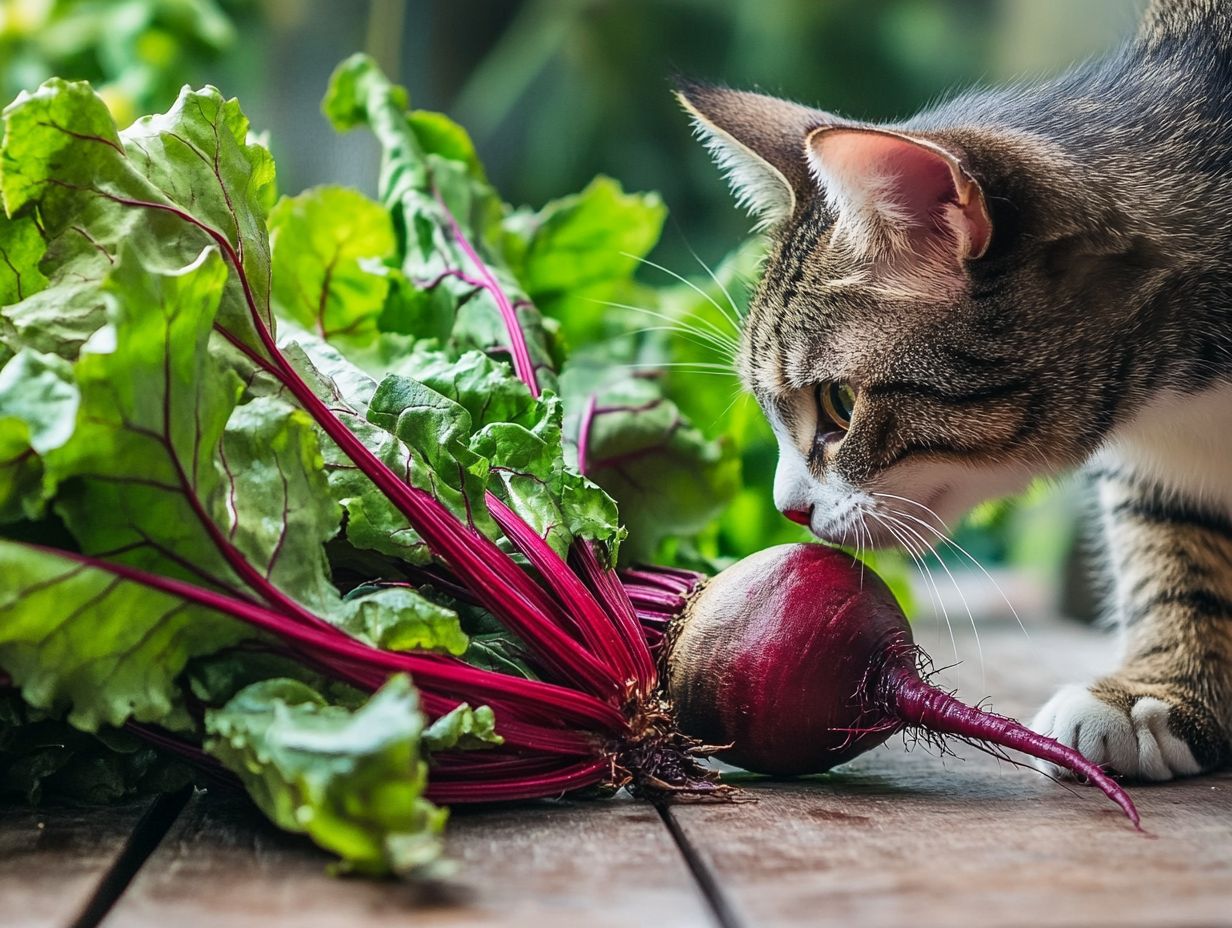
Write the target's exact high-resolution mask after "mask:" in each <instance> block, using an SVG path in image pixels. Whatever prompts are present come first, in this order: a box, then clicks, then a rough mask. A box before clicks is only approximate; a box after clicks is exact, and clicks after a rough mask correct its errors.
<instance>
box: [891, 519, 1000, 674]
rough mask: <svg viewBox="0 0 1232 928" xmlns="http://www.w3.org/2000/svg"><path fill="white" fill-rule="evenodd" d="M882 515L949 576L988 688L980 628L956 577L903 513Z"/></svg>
mask: <svg viewBox="0 0 1232 928" xmlns="http://www.w3.org/2000/svg"><path fill="white" fill-rule="evenodd" d="M883 515H885V516H886V518H888V519H890V520H891V521H893V522H894V523H895V524H896V525H898V526H899V527H900V528H901V529H902V530H903V531H904V532H907V533H908V534H910V535H911V537H913V538H915V539H917V540H918V541H919V542H920V544H922V545H923V546H924V547H925V548H926V549H927V550H928V551H929V552H931V553H932V555H933V557H934V558H936V561H937V563H938V564H939V565H940V566H941V569H942V570H944V571H945V574H946V576H947V577H949V578H950V583H951V584H952V585H953V587H954V592H955V593H957V594H958V598H959V600H961V601H962V605H963V609H964V610H965V611H966V613H967V620H968V621H969V622H970V623H971V632H972V634H974V635H975V650H976V653H977V654H978V655H979V659H980V688H981V689H985V690H986V689H987V688H988V678H987V675H986V674H985V672H984V646H983V644H981V642H980V630H979V628H978V627H977V626H976V623H975V614H974V613H973V612H972V611H971V604H970V603H969V602H968V601H967V594H966V593H964V592H963V589H962V587H961V586H960V585H959V583H958V578H957V577H955V576H954V573H953V572H952V571H951V570H950V568H948V567H946V566H945V561H943V560H942V559H941V558H940V557H939V556H938V555H937V551H936V549H935V548H934V547H933V546H932V545H931V544H929V543H928V540H927V539H926V538H925V537H924V536H923V535H921V534H920V533H919V532H918V531H917V530H916V529H913V528H912V527H911V526H909V525H907V523H905V522H903V521H902V520H901V519H899V518H896V516H902V515H904V513H902V512H899V511H898V510H892V511H890V512H885V513H883Z"/></svg>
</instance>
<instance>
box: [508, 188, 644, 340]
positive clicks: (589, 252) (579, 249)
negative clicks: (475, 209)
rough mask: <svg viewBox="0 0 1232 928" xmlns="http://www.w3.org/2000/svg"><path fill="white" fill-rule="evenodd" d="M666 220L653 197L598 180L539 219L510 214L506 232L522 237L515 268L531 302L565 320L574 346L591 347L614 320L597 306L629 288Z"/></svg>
mask: <svg viewBox="0 0 1232 928" xmlns="http://www.w3.org/2000/svg"><path fill="white" fill-rule="evenodd" d="M666 217H667V210H666V208H665V207H664V205H663V201H662V200H660V199H659V197H658V195H657V194H653V193H625V192H624V190H622V189H621V186H620V184H619V183H618V182H617V181H615V180H612V179H611V178H610V177H602V176H600V177H596V178H595V179H594V180H592V181H591V182H590V183H589V184H588V185H587V186H586V189H585V190H582V191H581V192H580V193H575V194H572V195H570V196H566V197H562V198H560V199H559V200H553V201H552V202H551V203H549V204H547V206H545V207H544V208H543V209H541V210H539V211H538V212H536V213H518V214H514V215H513V216H511V217H509V219H508V220H506V223H505V226H506V229H508V230H510V231H513V232H514V233H516V234H518V235H520V236H522V237H524V238H525V244H524V246H523V249H522V253H521V260H520V263H518V264H517V265H516V267H517V272H518V279H519V281H520V282H521V284H522V286H523V287H525V288H526V292H527V293H528V294H529V295H530V298H531V299H532V300H533V301H534V302H535V304H536V305H537V306H538V307H539V308H540V309H541V310H542V311H543V312H544V313H546V314H548V315H550V316H554V317H555V318H557V319H561V320H562V321H564V322H565V325H566V332H567V333H568V335H569V337H570V338H571V339H574V340H577V341H589V340H591V339H592V338H597V337H599V336H600V335H601V334H602V333H603V332H604V331H605V329H606V324H605V319H607V318H609V317H610V316H611V315H612V311H611V309H609V308H608V307H606V306H604V305H602V302H603V301H608V300H615V299H617V298H618V297H620V296H621V294H622V293H623V291H624V290H625V289H627V288H628V286H629V284H630V282H631V278H632V276H633V273H634V271H636V270H637V268H638V266H639V264H640V262H639V260H638V259H639V258H641V257H643V256H644V255H646V254H648V253H649V252H650V250H651V249H652V248H653V247H654V246H655V243H656V242H658V240H659V235H660V233H661V232H662V229H663V222H664V220H665V219H666ZM645 324H646V323H645V320H644V319H643V320H640V321H639V322H638V325H645Z"/></svg>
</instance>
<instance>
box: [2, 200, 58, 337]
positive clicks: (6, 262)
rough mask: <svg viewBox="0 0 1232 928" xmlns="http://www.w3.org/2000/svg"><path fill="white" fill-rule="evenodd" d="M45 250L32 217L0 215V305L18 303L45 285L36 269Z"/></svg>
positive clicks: (42, 277) (45, 246) (41, 275)
mask: <svg viewBox="0 0 1232 928" xmlns="http://www.w3.org/2000/svg"><path fill="white" fill-rule="evenodd" d="M46 250H47V243H46V242H45V241H44V240H43V235H42V233H41V232H39V228H38V225H37V224H36V223H35V222H34V220H33V219H31V218H29V217H28V216H23V217H20V218H17V219H9V218H8V217H7V216H0V306H8V305H9V304H10V303H19V302H21V301H22V300H24V299H25V298H26V297H28V296H33V295H34V294H36V293H38V292H39V291H40V290H42V289H43V288H44V287H45V286H47V278H46V277H44V276H43V272H42V271H40V270H39V261H41V260H42V258H43V253H44V252H45V251H46ZM2 334H3V330H2V329H0V335H2Z"/></svg>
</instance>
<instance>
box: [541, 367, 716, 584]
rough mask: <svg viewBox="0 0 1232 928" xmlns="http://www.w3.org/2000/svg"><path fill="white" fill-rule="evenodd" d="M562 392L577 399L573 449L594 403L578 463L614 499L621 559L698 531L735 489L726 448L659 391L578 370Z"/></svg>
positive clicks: (642, 554) (564, 380)
mask: <svg viewBox="0 0 1232 928" xmlns="http://www.w3.org/2000/svg"><path fill="white" fill-rule="evenodd" d="M562 387H563V388H564V389H565V390H566V391H567V394H568V395H570V396H572V397H573V400H574V401H573V403H572V404H571V407H572V409H573V410H575V412H574V414H573V415H572V416H571V418H570V420H569V431H570V439H571V440H572V441H573V442H574V443H576V442H577V441H578V438H579V432H580V423H581V420H582V416H583V410H584V409H585V399H586V397H588V396H591V395H593V396H595V397H596V399H597V404H596V412H595V415H594V417H593V419H592V420H591V423H590V428H589V435H588V441H587V445H586V448H584V449H582V453H581V457H582V458H583V459H584V462H585V468H584V469H585V473H586V476H587V477H589V478H590V479H591V480H593V481H594V482H595V483H597V484H598V485H599V486H601V487H602V488H603V489H604V490H606V491H607V493H608V494H610V495H611V496H612V497H613V498H614V499H615V500H616V503H617V506H618V507H619V509H620V516H621V519H622V520H623V521H624V524H625V526H626V527H627V528H628V531H629V537H628V540H627V541H626V543H625V545H626V550H625V552H624V556H625V557H626V558H631V559H633V560H643V559H647V558H650V557H651V556H652V555H653V554H654V551H655V548H656V547H657V546H658V544H659V542H660V541H661V540H662V539H663V538H666V537H669V536H673V535H689V534H692V533H695V532H697V531H699V530H701V529H702V528H704V527H705V526H706V524H707V523H708V522H709V521H710V520H711V519H713V518H714V517H715V516H716V515H717V514H718V513H719V512H720V511H721V510H722V508H723V506H724V505H725V504H726V503H727V501H728V500H729V499H730V498H731V496H732V494H733V493H735V491H736V490H737V489H738V487H739V477H740V470H739V461H738V459H736V458H735V457H734V456H733V454H732V453H731V449H730V446H727V445H724V444H723V443H722V442H713V441H708V440H707V439H706V437H705V436H704V435H703V434H702V433H701V432H700V431H699V430H698V429H697V428H696V427H694V426H693V425H692V424H691V423H690V422H689V421H688V420H687V419H686V418H685V417H684V416H683V414H682V413H681V412H680V410H679V408H677V406H676V404H675V403H673V402H671V401H670V400H668V399H667V398H666V397H664V396H663V394H662V392H661V391H660V389H659V387H658V386H657V385H656V384H654V383H652V382H649V381H646V380H640V379H634V378H630V377H619V376H615V377H614V376H612V375H611V373H610V372H607V373H605V372H603V371H598V372H595V371H588V370H586V369H585V368H583V367H580V366H579V367H574V368H572V369H571V370H568V371H566V373H565V375H564V376H563V377H562Z"/></svg>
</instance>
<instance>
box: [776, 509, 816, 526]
mask: <svg viewBox="0 0 1232 928" xmlns="http://www.w3.org/2000/svg"><path fill="white" fill-rule="evenodd" d="M783 515H785V516H787V518H789V519H791V521H793V522H797V523H799V524H800V525H808V524H809V523H810V522H811V521H813V507H812V506H809V508H808V509H784V510H783Z"/></svg>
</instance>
